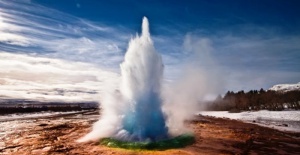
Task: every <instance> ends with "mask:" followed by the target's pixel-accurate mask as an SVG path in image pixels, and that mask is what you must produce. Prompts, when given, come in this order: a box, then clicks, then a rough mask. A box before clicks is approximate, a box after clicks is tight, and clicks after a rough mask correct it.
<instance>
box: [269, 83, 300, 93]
mask: <svg viewBox="0 0 300 155" xmlns="http://www.w3.org/2000/svg"><path fill="white" fill-rule="evenodd" d="M269 90H273V91H282V92H289V91H294V90H299V91H300V82H299V83H296V84H277V85H274V86H273V87H271V88H270V89H269Z"/></svg>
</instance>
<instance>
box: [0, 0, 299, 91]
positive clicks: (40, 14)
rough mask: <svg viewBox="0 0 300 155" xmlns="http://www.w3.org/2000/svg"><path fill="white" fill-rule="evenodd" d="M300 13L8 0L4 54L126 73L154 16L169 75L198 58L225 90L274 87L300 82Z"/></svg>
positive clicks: (225, 5)
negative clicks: (135, 44)
mask: <svg viewBox="0 0 300 155" xmlns="http://www.w3.org/2000/svg"><path fill="white" fill-rule="evenodd" d="M299 14H300V2H299V1H297V0H288V1H287V0H277V1H273V0H243V1H237V0H224V1H217V0H198V1H196V0H195V1H194V0H189V1H156V0H152V1H150V0H149V1H137V0H136V1H134V0H128V1H117V0H110V1H99V0H61V1H54V0H2V1H0V51H2V52H9V53H13V54H20V53H21V54H25V55H28V56H38V57H46V58H55V59H62V60H68V61H79V62H85V63H90V64H95V65H97V66H99V67H103V68H106V69H109V70H112V71H114V72H119V64H120V63H121V62H122V60H123V57H124V54H125V52H126V48H127V44H128V41H129V39H130V38H131V37H132V36H135V35H136V33H137V32H138V33H139V32H140V31H141V30H140V27H141V21H142V17H143V16H147V17H148V19H149V22H150V31H151V35H152V37H153V40H154V44H155V47H156V49H157V51H158V52H160V53H161V54H162V57H163V61H164V64H165V66H166V67H165V78H166V79H174V78H176V77H178V76H179V74H180V72H181V70H182V69H183V68H184V67H183V66H185V65H186V64H188V63H189V62H191V61H193V62H197V66H199V67H201V68H202V69H204V70H208V71H214V72H217V75H216V76H217V77H218V78H215V79H214V80H218V81H222V82H223V83H224V84H223V85H224V86H223V88H222V89H221V90H220V91H221V92H225V91H226V90H235V91H236V90H241V89H245V90H250V89H260V88H265V89H268V88H269V87H271V86H272V85H274V84H279V83H297V82H300V18H299ZM0 61H1V60H0Z"/></svg>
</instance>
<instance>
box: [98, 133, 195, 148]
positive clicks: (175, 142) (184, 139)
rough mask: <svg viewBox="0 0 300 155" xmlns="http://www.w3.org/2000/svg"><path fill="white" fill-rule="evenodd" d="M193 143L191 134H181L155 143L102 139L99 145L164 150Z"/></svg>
mask: <svg viewBox="0 0 300 155" xmlns="http://www.w3.org/2000/svg"><path fill="white" fill-rule="evenodd" d="M194 142H195V137H194V135H192V134H183V135H180V136H177V137H174V138H170V139H166V140H161V141H156V142H128V141H121V140H117V139H113V138H103V139H101V140H100V144H101V145H105V146H108V147H114V148H124V149H133V150H166V149H172V148H182V147H185V146H187V145H191V144H193V143H194Z"/></svg>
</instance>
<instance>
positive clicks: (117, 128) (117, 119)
mask: <svg viewBox="0 0 300 155" xmlns="http://www.w3.org/2000/svg"><path fill="white" fill-rule="evenodd" d="M198 43H200V44H202V42H201V41H200V42H196V45H197V44H198ZM186 44H187V47H193V46H194V45H192V44H193V43H191V41H189V40H188V39H187V42H186ZM189 50H191V51H193V49H189ZM205 50H209V48H207V49H205ZM206 52H209V51H206ZM195 62H196V61H195ZM197 65H198V64H197V63H192V64H190V65H188V66H187V67H186V72H184V73H183V75H184V76H182V78H181V79H179V80H178V81H177V82H175V84H173V85H171V86H167V87H166V89H164V91H161V90H162V89H161V81H162V74H163V64H162V60H161V56H160V55H159V54H158V53H157V52H156V51H155V49H154V46H153V43H152V40H151V38H150V33H149V23H148V20H147V18H145V17H144V19H143V24H142V35H141V36H137V37H136V38H134V39H132V40H131V41H130V43H129V46H128V50H127V52H126V55H125V60H124V62H123V63H122V64H121V73H122V81H121V86H120V91H119V90H112V91H111V93H108V94H107V95H106V98H105V99H104V100H103V101H102V102H101V105H102V113H101V118H100V120H99V121H98V122H96V123H95V124H94V126H93V131H92V132H90V133H89V134H87V135H86V136H85V137H83V138H81V139H79V142H85V141H90V140H92V141H96V140H99V139H101V138H106V137H113V138H117V139H120V140H126V141H149V140H150V141H157V140H160V139H165V138H168V137H170V136H177V135H179V134H183V133H185V132H188V130H187V128H186V127H185V126H184V121H185V120H187V119H189V118H191V117H192V116H193V115H194V114H195V113H196V112H197V111H198V110H199V100H203V98H204V97H205V96H204V94H206V92H210V91H208V89H207V88H209V86H208V85H205V84H209V82H208V81H209V80H208V79H209V77H207V76H204V75H203V74H202V73H204V72H203V70H202V68H198V66H197ZM195 68H196V69H195Z"/></svg>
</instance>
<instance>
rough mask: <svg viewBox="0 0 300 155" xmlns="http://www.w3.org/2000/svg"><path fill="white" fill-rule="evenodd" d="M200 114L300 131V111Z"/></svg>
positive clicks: (213, 112)
mask: <svg viewBox="0 0 300 155" xmlns="http://www.w3.org/2000/svg"><path fill="white" fill-rule="evenodd" d="M198 114H200V115H203V116H214V117H220V118H229V119H234V120H241V121H244V122H248V123H254V124H258V125H260V126H265V127H270V128H274V129H277V130H281V131H291V132H300V111H267V110H261V111H251V112H241V113H229V112H228V111H202V112H199V113H198Z"/></svg>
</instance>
